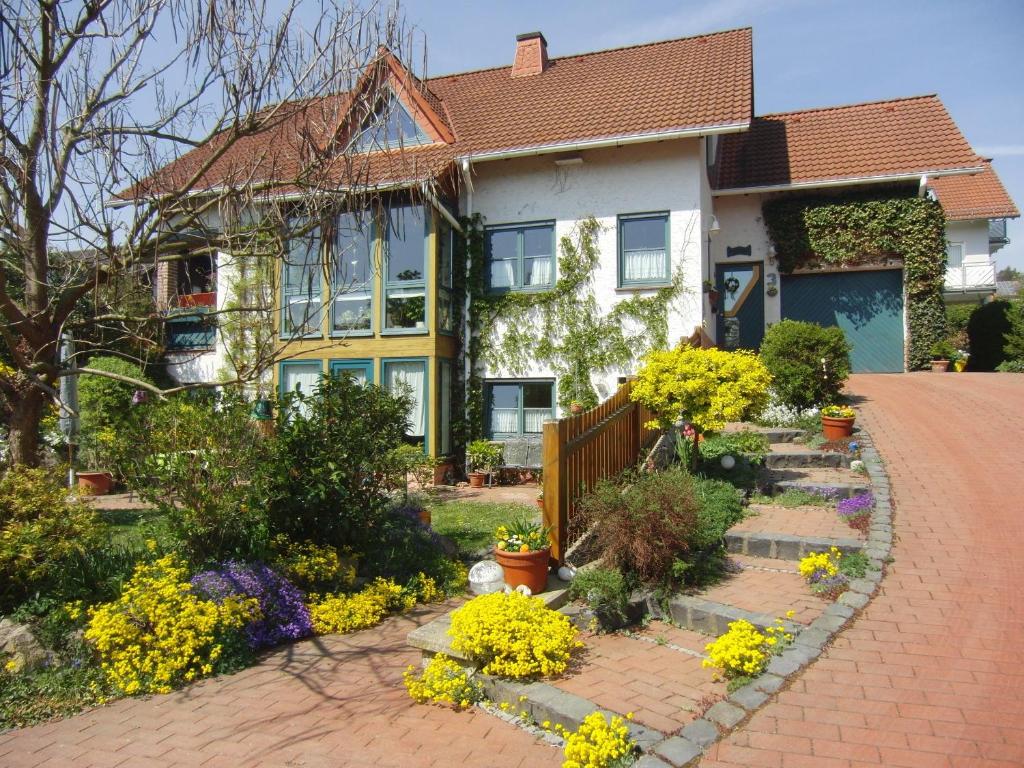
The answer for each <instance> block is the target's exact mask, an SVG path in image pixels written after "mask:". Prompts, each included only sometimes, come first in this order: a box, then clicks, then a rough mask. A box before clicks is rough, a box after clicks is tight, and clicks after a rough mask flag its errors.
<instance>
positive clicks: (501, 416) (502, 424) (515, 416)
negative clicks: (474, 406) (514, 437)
mask: <svg viewBox="0 0 1024 768" xmlns="http://www.w3.org/2000/svg"><path fill="white" fill-rule="evenodd" d="M490 390H491V402H490V410H491V433H492V434H515V433H517V432H518V431H519V401H520V387H519V385H518V384H492V385H491V388H490Z"/></svg>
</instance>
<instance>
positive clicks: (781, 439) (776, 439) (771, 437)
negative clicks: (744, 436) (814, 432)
mask: <svg viewBox="0 0 1024 768" xmlns="http://www.w3.org/2000/svg"><path fill="white" fill-rule="evenodd" d="M722 431H723V432H757V433H758V434H759V435H763V436H764V437H765V438H767V440H768V442H769V443H792V442H796V441H797V440H799V439H800V438H801V437H803V436H804V435H805V434H806V433H805V432H804V430H802V429H787V428H785V427H759V426H757V425H756V424H743V423H735V422H734V423H731V424H726V425H725V429H723V430H722Z"/></svg>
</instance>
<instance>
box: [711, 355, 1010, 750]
mask: <svg viewBox="0 0 1024 768" xmlns="http://www.w3.org/2000/svg"><path fill="white" fill-rule="evenodd" d="M850 389H851V390H852V392H853V393H854V394H855V395H857V396H858V397H860V398H863V401H862V402H861V404H860V405H859V406H858V408H859V411H860V414H861V420H862V422H863V423H864V424H865V425H866V426H867V428H868V429H869V430H870V431H871V433H872V435H873V437H874V439H875V444H876V446H877V447H878V450H879V451H880V453H881V454H882V457H883V459H884V460H885V462H886V465H887V469H888V471H889V474H890V476H891V481H892V487H893V494H894V500H895V510H894V511H895V514H894V526H895V533H896V537H897V538H896V541H895V543H894V547H893V557H894V558H895V562H894V563H893V564H892V566H891V567H890V569H889V574H888V576H887V578H886V579H885V581H884V582H883V583H882V590H881V592H880V594H879V595H878V596H877V597H876V598H875V600H874V601H873V602H872V603H871V604H870V605H869V606H868V608H867V609H866V610H865V611H864V613H863V614H862V615H861V616H860V617H859V618H858V620H857V621H856V622H855V623H854V624H853V626H852V627H851V628H850V629H848V630H846V631H845V632H842V633H841V634H840V635H839V636H838V637H837V638H836V641H835V643H834V645H833V646H832V648H831V649H829V650H828V651H827V652H826V653H825V654H824V655H823V656H822V658H821V659H820V660H819V661H817V662H816V663H815V664H813V665H812V666H811V667H809V668H808V669H807V670H806V671H805V672H804V673H803V675H802V676H800V677H798V678H797V680H796V682H795V683H794V684H793V685H792V686H791V687H790V688H789V689H788V690H787V691H785V692H783V693H782V694H780V695H779V696H778V698H777V700H776V701H775V702H773V703H771V704H769V705H768V706H766V707H765V708H763V709H762V710H760V711H759V712H758V713H757V714H756V715H755V716H754V717H753V718H752V719H751V721H750V722H749V723H748V724H747V725H745V726H744V727H742V728H741V729H739V730H737V731H735V732H734V733H733V734H732V736H731V737H730V738H729V739H727V740H726V741H724V742H722V743H721V744H719V745H717V746H716V747H715V748H713V749H712V750H711V751H710V752H709V754H708V755H707V756H706V757H705V758H704V760H703V762H702V763H701V765H702V766H703V768H725V767H726V766H728V767H729V768H735V767H736V766H744V768H746V767H747V766H773V767H781V768H797V767H798V766H815V768H833V767H835V768H839V767H840V766H860V765H886V766H913V767H914V768H918V767H930V766H1006V768H1010V766H1014V767H1018V768H1019V766H1021V765H1024V694H1022V691H1024V671H1022V670H1024V667H1022V662H1024V597H1022V595H1024V376H1020V375H1013V374H966V373H964V374H955V375H954V374H946V375H941V374H930V373H923V374H916V373H915V374H908V375H860V376H854V377H853V379H852V381H851V384H850Z"/></svg>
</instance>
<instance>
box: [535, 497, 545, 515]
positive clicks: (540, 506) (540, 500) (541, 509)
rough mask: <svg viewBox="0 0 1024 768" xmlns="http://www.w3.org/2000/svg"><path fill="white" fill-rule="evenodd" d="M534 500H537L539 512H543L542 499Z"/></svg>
mask: <svg viewBox="0 0 1024 768" xmlns="http://www.w3.org/2000/svg"><path fill="white" fill-rule="evenodd" d="M534 501H536V502H537V509H539V510H540V511H541V512H543V511H544V499H534Z"/></svg>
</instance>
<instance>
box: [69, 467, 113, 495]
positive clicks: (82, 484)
mask: <svg viewBox="0 0 1024 768" xmlns="http://www.w3.org/2000/svg"><path fill="white" fill-rule="evenodd" d="M113 484H114V476H113V475H112V474H110V473H109V472H79V473H78V489H79V490H80V491H82V493H84V494H86V495H88V496H105V495H106V494H108V493H110V486H111V485H113Z"/></svg>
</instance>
